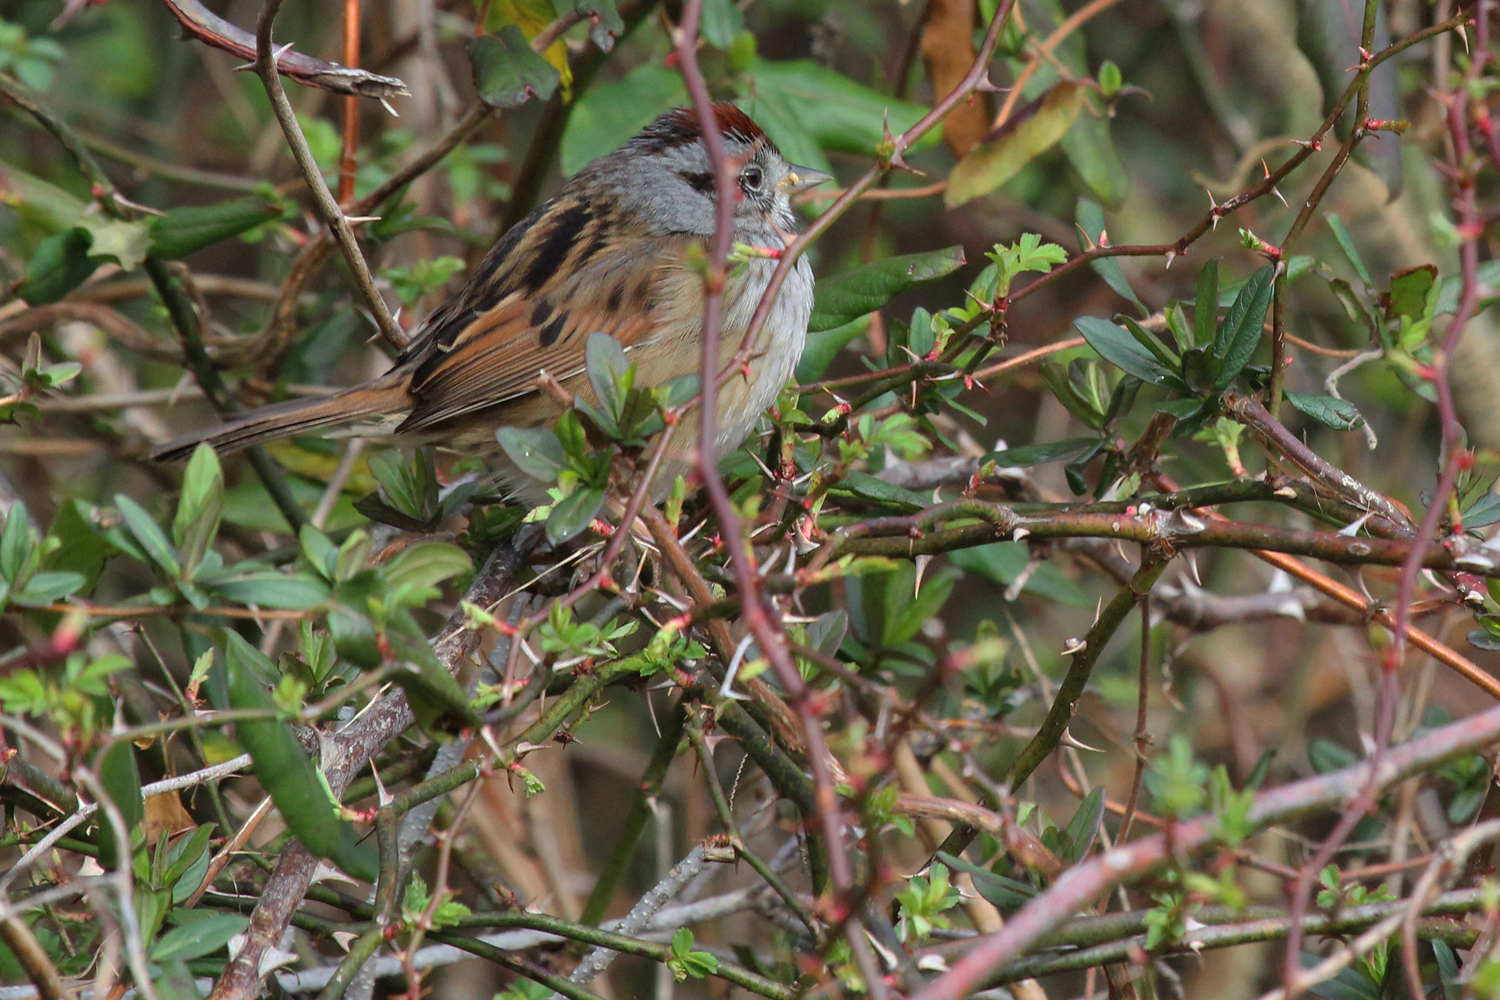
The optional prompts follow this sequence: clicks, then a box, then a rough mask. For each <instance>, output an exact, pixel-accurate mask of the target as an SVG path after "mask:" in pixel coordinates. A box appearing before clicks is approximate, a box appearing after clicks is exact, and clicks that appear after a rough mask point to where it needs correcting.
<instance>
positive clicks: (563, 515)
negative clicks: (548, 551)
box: [547, 488, 604, 545]
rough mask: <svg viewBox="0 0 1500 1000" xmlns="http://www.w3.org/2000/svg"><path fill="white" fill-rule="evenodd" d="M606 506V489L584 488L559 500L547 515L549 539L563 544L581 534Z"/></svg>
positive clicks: (554, 542)
mask: <svg viewBox="0 0 1500 1000" xmlns="http://www.w3.org/2000/svg"><path fill="white" fill-rule="evenodd" d="M603 507H604V491H603V490H600V489H593V488H584V489H580V490H575V491H574V492H573V493H570V494H569V495H568V496H565V497H563V498H562V499H561V500H559V501H558V502H557V503H556V504H555V505H554V506H553V508H552V513H551V514H549V515H547V541H549V542H551V543H552V544H553V545H561V544H562V543H563V542H566V541H567V540H568V539H570V538H573V537H575V536H577V535H579V534H581V533H582V532H583V531H584V529H586V528H587V527H588V526H589V524H590V523H592V522H593V520H594V518H596V517H598V516H599V511H600V510H601V509H602V508H603Z"/></svg>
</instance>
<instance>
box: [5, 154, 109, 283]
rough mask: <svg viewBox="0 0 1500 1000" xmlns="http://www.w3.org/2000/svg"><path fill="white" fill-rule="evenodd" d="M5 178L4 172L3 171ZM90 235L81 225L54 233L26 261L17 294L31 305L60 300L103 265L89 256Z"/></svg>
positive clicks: (38, 245) (39, 244)
mask: <svg viewBox="0 0 1500 1000" xmlns="http://www.w3.org/2000/svg"><path fill="white" fill-rule="evenodd" d="M0 179H3V174H0ZM89 242H90V241H89V235H88V233H86V232H84V231H83V230H82V229H79V228H77V227H73V228H69V229H65V230H63V231H62V232H60V233H53V234H52V235H51V236H48V237H47V238H46V239H44V240H42V242H41V243H38V244H37V248H36V252H35V253H33V254H32V255H31V259H30V260H28V261H27V262H26V280H25V281H23V282H21V283H20V284H19V285H17V286H16V295H17V297H19V298H21V299H23V300H25V302H26V304H27V305H31V306H41V305H46V304H48V303H50V302H56V301H58V300H59V299H61V298H62V297H63V296H64V295H67V294H68V293H69V292H71V291H72V290H73V289H75V288H77V287H78V286H79V285H81V284H83V282H84V280H85V279H86V278H87V277H88V276H89V275H91V274H93V273H94V271H95V270H96V269H97V268H98V267H99V262H98V261H94V260H90V259H89Z"/></svg>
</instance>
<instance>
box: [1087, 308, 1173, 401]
mask: <svg viewBox="0 0 1500 1000" xmlns="http://www.w3.org/2000/svg"><path fill="white" fill-rule="evenodd" d="M1073 325H1074V326H1075V327H1077V328H1078V332H1079V333H1081V334H1083V339H1084V340H1086V341H1088V344H1089V346H1090V347H1092V348H1093V349H1094V350H1095V351H1096V352H1097V353H1098V355H1099V356H1100V357H1101V358H1103V359H1104V360H1105V361H1108V362H1109V363H1110V364H1112V365H1114V366H1115V367H1116V368H1119V369H1120V370H1121V371H1123V372H1125V373H1126V374H1127V375H1134V376H1135V377H1136V378H1138V379H1140V380H1141V381H1142V382H1150V383H1151V384H1152V385H1160V386H1166V387H1168V388H1173V389H1177V391H1179V392H1186V391H1187V386H1186V385H1185V384H1184V383H1183V382H1182V380H1181V379H1180V378H1178V377H1177V376H1176V375H1175V374H1173V373H1172V372H1170V371H1168V370H1167V369H1165V368H1163V367H1162V366H1161V364H1160V363H1159V362H1158V361H1157V360H1156V358H1155V356H1153V355H1152V354H1151V352H1150V351H1148V350H1146V349H1145V348H1144V347H1142V346H1141V345H1140V344H1138V343H1136V340H1135V338H1134V337H1132V336H1131V335H1130V331H1129V330H1126V329H1125V328H1124V327H1121V326H1117V325H1116V324H1114V323H1111V322H1110V321H1109V320H1107V319H1100V318H1099V317H1097V316H1080V317H1078V318H1077V319H1075V320H1074V321H1073Z"/></svg>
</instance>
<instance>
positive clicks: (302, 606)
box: [197, 567, 331, 611]
mask: <svg viewBox="0 0 1500 1000" xmlns="http://www.w3.org/2000/svg"><path fill="white" fill-rule="evenodd" d="M197 583H198V585H199V586H202V587H206V588H208V589H210V590H212V591H213V592H214V593H215V594H217V595H218V596H219V597H220V598H222V599H223V600H225V601H227V602H228V603H230V604H244V605H254V606H256V607H259V608H279V609H282V610H286V611H305V610H307V609H308V608H313V607H317V606H318V605H320V604H323V603H325V602H327V601H328V599H329V597H330V596H331V595H330V592H329V589H328V585H327V584H326V583H324V582H323V581H322V580H319V579H317V578H316V577H313V576H309V575H307V574H305V573H283V572H282V571H281V570H276V569H251V570H246V571H242V572H235V570H234V567H231V568H230V569H229V570H228V571H227V572H225V573H222V574H218V575H215V576H213V577H210V578H208V579H201V580H198V581H197Z"/></svg>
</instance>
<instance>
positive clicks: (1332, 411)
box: [1286, 392, 1365, 431]
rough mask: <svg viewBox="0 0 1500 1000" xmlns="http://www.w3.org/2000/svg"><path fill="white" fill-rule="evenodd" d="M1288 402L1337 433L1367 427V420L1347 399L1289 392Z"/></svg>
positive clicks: (1287, 395)
mask: <svg viewBox="0 0 1500 1000" xmlns="http://www.w3.org/2000/svg"><path fill="white" fill-rule="evenodd" d="M1286 401H1287V402H1288V403H1291V404H1292V405H1293V406H1294V407H1296V408H1297V409H1298V410H1300V411H1301V412H1303V413H1305V414H1307V415H1308V416H1309V417H1312V418H1313V419H1314V420H1316V421H1317V422H1318V423H1320V424H1324V425H1326V426H1328V427H1332V428H1333V429H1334V430H1336V431H1352V430H1355V429H1357V428H1360V427H1363V426H1364V425H1365V418H1364V417H1362V416H1360V414H1359V410H1357V409H1355V407H1354V404H1353V403H1351V402H1349V401H1348V400H1347V399H1339V398H1338V397H1336V396H1319V395H1314V394H1312V393H1306V392H1288V393H1287V394H1286Z"/></svg>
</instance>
